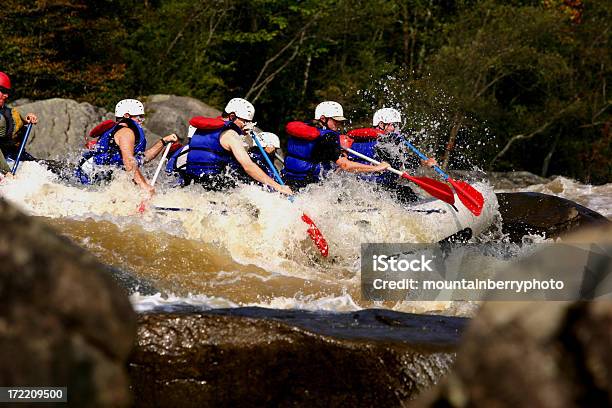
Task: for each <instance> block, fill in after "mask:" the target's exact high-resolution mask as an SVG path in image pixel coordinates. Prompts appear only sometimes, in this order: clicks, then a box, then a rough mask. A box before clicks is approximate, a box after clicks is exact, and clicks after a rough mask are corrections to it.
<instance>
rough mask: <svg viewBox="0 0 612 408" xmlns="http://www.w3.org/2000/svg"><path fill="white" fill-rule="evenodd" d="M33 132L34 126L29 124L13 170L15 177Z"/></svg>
mask: <svg viewBox="0 0 612 408" xmlns="http://www.w3.org/2000/svg"><path fill="white" fill-rule="evenodd" d="M31 131H32V124H31V123H28V125H27V126H26V133H25V136H24V137H23V141H22V142H21V146H20V147H19V153H17V157H15V163H14V164H13V170H12V171H11V173H13V176H14V175H15V173H16V172H17V166H19V160H20V159H21V155H22V154H23V151H24V150H25V145H26V143H28V138H29V137H30V132H31Z"/></svg>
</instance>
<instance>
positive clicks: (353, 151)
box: [343, 147, 404, 176]
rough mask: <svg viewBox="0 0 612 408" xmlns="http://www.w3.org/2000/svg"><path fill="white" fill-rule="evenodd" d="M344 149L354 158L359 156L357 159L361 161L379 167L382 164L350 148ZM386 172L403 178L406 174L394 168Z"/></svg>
mask: <svg viewBox="0 0 612 408" xmlns="http://www.w3.org/2000/svg"><path fill="white" fill-rule="evenodd" d="M343 149H344V150H346V151H347V152H349V153H350V154H352V155H353V156H357V157H359V158H360V159H363V160H367V161H369V162H370V163H372V164H375V165H379V164H380V162H379V161H378V160H374V159H373V158H371V157H368V156H366V155H365V154H361V153H359V152H356V151H355V150H353V149H349V148H348V147H343ZM386 170H387V171H390V172H391V173H395V174H397V175H398V176H401V175H402V174H404V172H403V171H400V170H397V169H394V168H393V167H387V169H386Z"/></svg>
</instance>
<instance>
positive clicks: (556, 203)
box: [496, 192, 610, 242]
mask: <svg viewBox="0 0 612 408" xmlns="http://www.w3.org/2000/svg"><path fill="white" fill-rule="evenodd" d="M496 195H497V202H498V203H499V213H500V214H501V217H502V231H503V232H504V233H506V234H508V235H509V237H510V240H511V241H512V242H521V240H522V239H523V236H525V235H544V236H546V237H547V238H556V237H559V236H561V235H563V234H566V233H568V232H571V231H575V230H577V229H580V228H585V227H592V226H598V225H609V224H610V221H609V220H608V219H607V218H606V217H604V216H603V215H601V214H599V213H597V212H595V211H593V210H591V209H589V208H586V207H583V206H582V205H580V204H577V203H575V202H573V201H570V200H567V199H565V198H561V197H557V196H553V195H549V194H542V193H525V192H520V193H497V194H496Z"/></svg>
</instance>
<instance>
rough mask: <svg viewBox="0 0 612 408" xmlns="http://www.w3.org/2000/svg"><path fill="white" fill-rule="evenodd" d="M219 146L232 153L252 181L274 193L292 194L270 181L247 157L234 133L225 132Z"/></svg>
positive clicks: (286, 188)
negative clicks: (271, 189) (273, 190)
mask: <svg viewBox="0 0 612 408" xmlns="http://www.w3.org/2000/svg"><path fill="white" fill-rule="evenodd" d="M220 142H221V146H223V148H224V149H227V150H229V151H231V152H232V154H233V155H234V157H235V158H236V160H237V161H238V163H240V165H241V166H242V168H243V169H244V171H245V172H246V173H247V174H248V175H249V176H251V177H252V178H253V179H254V180H257V181H259V182H260V183H262V184H264V185H266V186H270V187H272V188H273V189H275V190H276V191H280V192H281V193H283V194H293V192H292V191H291V189H290V188H289V187H287V186H281V185H280V184H278V183H277V182H276V181H274V180H273V179H271V178H270V177H269V176H268V175H267V174H266V173H264V172H263V170H262V169H260V168H259V166H258V165H257V164H255V163H253V160H251V158H250V157H249V154H248V153H247V151H246V150H244V147H243V146H242V140H240V138H239V137H238V134H237V133H235V132H229V131H228V132H225V133H223V134H222V135H221V139H220Z"/></svg>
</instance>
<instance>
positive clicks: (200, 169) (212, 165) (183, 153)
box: [166, 116, 242, 178]
mask: <svg viewBox="0 0 612 408" xmlns="http://www.w3.org/2000/svg"><path fill="white" fill-rule="evenodd" d="M189 124H190V125H191V126H193V127H195V128H196V131H195V133H194V134H193V136H192V137H191V139H190V140H189V144H188V145H186V146H185V147H183V148H181V149H179V150H177V151H176V152H175V153H174V154H173V155H172V157H171V158H170V160H169V161H168V165H167V166H166V171H169V172H174V171H176V172H179V174H184V175H187V176H190V177H195V178H197V177H201V176H203V175H214V174H221V173H223V171H224V170H225V168H226V166H227V165H228V164H230V163H233V162H234V161H235V159H234V156H233V154H232V153H231V152H230V151H228V150H225V149H224V148H223V146H221V142H220V137H221V133H223V132H224V131H226V130H229V129H232V130H235V131H236V132H238V133H239V134H240V133H242V130H241V129H240V128H239V127H238V126H236V125H235V124H234V122H230V121H225V120H223V119H221V118H205V117H202V116H196V117H194V118H191V120H190V121H189Z"/></svg>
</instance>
